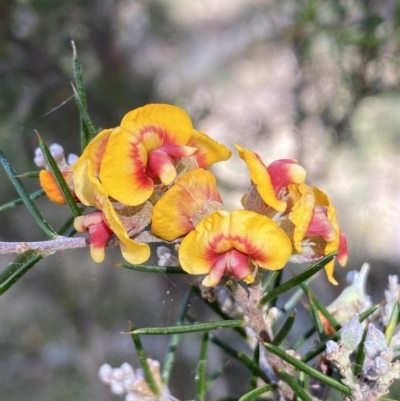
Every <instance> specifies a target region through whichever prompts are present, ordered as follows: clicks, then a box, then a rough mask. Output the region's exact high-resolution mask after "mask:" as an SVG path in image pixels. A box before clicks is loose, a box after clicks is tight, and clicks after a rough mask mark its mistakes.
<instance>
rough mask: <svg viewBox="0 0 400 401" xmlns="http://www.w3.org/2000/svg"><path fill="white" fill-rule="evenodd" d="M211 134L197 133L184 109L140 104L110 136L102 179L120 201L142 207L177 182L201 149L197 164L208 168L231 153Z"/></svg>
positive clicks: (105, 186) (111, 193)
mask: <svg viewBox="0 0 400 401" xmlns="http://www.w3.org/2000/svg"><path fill="white" fill-rule="evenodd" d="M205 138H206V136H205V134H204V133H196V131H195V130H194V128H193V125H192V122H191V120H190V117H189V116H188V115H187V114H186V113H185V112H184V111H183V110H182V109H180V108H179V107H176V106H172V105H166V104H150V105H147V106H144V107H140V108H138V109H136V110H133V111H130V112H129V113H128V114H126V115H125V117H124V118H123V119H122V122H121V126H120V127H119V128H118V129H115V130H114V131H113V132H112V134H111V135H110V138H109V140H108V144H107V148H106V152H105V154H104V157H103V160H102V163H101V166H100V180H101V182H102V184H103V185H104V188H105V190H106V192H107V193H108V194H109V195H110V196H112V197H113V198H114V199H116V200H118V201H119V202H121V203H123V204H125V205H131V206H135V205H139V204H141V203H143V202H145V201H146V200H147V199H149V198H150V197H151V195H152V194H153V191H154V188H155V186H156V185H163V186H168V185H170V184H172V183H173V181H174V180H175V178H176V177H177V170H176V166H177V164H178V163H179V161H180V160H181V159H182V158H186V157H191V156H194V157H195V154H196V152H198V151H200V149H201V151H200V156H199V162H200V164H198V165H197V167H205V166H206V165H209V164H210V163H213V162H214V163H215V162H216V161H221V160H226V159H227V158H229V157H230V151H229V150H227V149H226V148H225V147H224V146H223V145H220V144H218V143H217V142H215V141H213V140H211V139H210V140H207V139H205ZM190 139H192V141H191V144H190V145H189V142H190ZM211 149H212V150H213V151H212V152H211V151H210V150H211ZM207 153H209V156H207Z"/></svg>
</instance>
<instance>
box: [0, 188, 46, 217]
mask: <svg viewBox="0 0 400 401" xmlns="http://www.w3.org/2000/svg"><path fill="white" fill-rule="evenodd" d="M44 195H45V192H44V191H43V189H39V190H38V191H35V192H32V193H31V194H29V197H30V198H31V200H35V199H39V198H41V197H42V196H44ZM23 204H24V200H23V199H22V198H18V199H14V200H12V201H10V202H7V203H5V204H4V205H2V206H0V212H4V211H5V210H9V209H12V208H14V207H15V206H20V205H23Z"/></svg>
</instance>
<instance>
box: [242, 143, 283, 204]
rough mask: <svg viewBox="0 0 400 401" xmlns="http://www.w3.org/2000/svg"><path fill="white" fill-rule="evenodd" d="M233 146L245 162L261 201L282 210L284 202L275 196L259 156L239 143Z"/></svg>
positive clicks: (268, 175) (265, 168) (269, 178)
mask: <svg viewBox="0 0 400 401" xmlns="http://www.w3.org/2000/svg"><path fill="white" fill-rule="evenodd" d="M235 147H236V149H237V151H238V152H239V156H240V158H241V159H242V160H243V161H244V162H245V163H246V164H247V168H248V169H249V171H250V177H251V181H252V182H253V183H254V184H255V185H256V186H257V191H258V192H259V194H260V196H261V197H262V199H263V201H264V202H265V203H266V204H267V205H269V206H271V207H272V208H274V209H275V210H277V211H278V212H284V211H285V210H286V202H285V201H283V200H279V199H278V198H277V197H276V194H275V191H274V187H273V184H272V180H271V177H270V174H269V173H268V169H267V167H266V166H265V164H264V163H263V162H262V160H261V159H260V157H259V156H258V155H257V154H256V153H254V152H251V151H250V150H247V149H244V148H242V147H241V146H240V145H235Z"/></svg>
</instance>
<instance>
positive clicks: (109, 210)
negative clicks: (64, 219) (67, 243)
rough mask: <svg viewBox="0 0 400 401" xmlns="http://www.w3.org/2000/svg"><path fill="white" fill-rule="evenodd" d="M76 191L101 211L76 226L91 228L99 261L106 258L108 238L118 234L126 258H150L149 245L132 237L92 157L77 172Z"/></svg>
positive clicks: (94, 254)
mask: <svg viewBox="0 0 400 401" xmlns="http://www.w3.org/2000/svg"><path fill="white" fill-rule="evenodd" d="M73 181H74V188H75V193H76V195H77V196H78V198H79V199H80V201H81V202H82V203H83V204H84V205H86V206H93V207H95V208H97V209H99V211H97V212H94V213H91V214H89V215H87V216H79V217H77V218H76V219H75V222H74V226H75V229H76V230H77V231H79V232H85V231H89V236H90V254H91V256H92V259H93V260H94V261H95V262H98V263H100V262H102V261H103V260H104V248H105V246H106V244H107V241H108V239H109V238H110V237H111V236H112V235H113V234H115V235H116V236H117V237H118V239H119V241H120V247H121V253H122V256H123V257H124V259H125V260H127V261H128V262H130V263H133V264H140V263H143V262H145V261H146V260H147V259H148V258H149V257H150V248H149V246H148V245H147V244H140V243H137V242H135V241H134V240H132V239H130V238H129V236H128V233H127V231H126V229H125V228H124V226H123V224H122V222H121V220H120V218H119V217H118V215H117V213H116V211H115V209H114V207H113V205H112V203H111V202H110V200H109V199H108V195H107V193H106V192H105V190H104V188H103V186H102V185H101V184H100V182H99V180H98V179H97V178H96V177H95V175H94V169H93V166H92V163H91V161H90V160H88V159H86V160H84V161H82V162H81V163H79V165H78V166H77V168H76V169H75V171H74V175H73Z"/></svg>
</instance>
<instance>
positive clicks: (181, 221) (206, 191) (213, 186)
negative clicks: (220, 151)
mask: <svg viewBox="0 0 400 401" xmlns="http://www.w3.org/2000/svg"><path fill="white" fill-rule="evenodd" d="M220 209H222V200H221V197H220V195H219V193H218V190H217V183H216V179H215V177H214V175H213V174H212V173H211V172H210V171H206V170H203V169H196V170H191V171H189V172H188V173H186V174H184V175H182V176H181V177H179V178H178V179H177V180H176V182H175V184H174V186H173V187H172V188H170V189H169V190H168V191H167V192H166V193H165V195H163V197H162V198H161V199H160V200H159V201H158V202H157V203H156V205H155V206H154V209H153V218H152V227H151V229H152V231H153V233H154V234H155V235H157V236H159V237H161V238H164V239H166V240H167V241H173V240H174V239H176V238H178V237H180V236H182V235H184V234H187V233H188V232H189V231H191V230H193V229H194V227H195V225H196V222H197V220H198V218H197V217H198V216H199V217H200V216H202V217H204V216H206V215H208V214H210V213H213V212H215V211H216V210H220ZM166 211H168V213H166Z"/></svg>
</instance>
